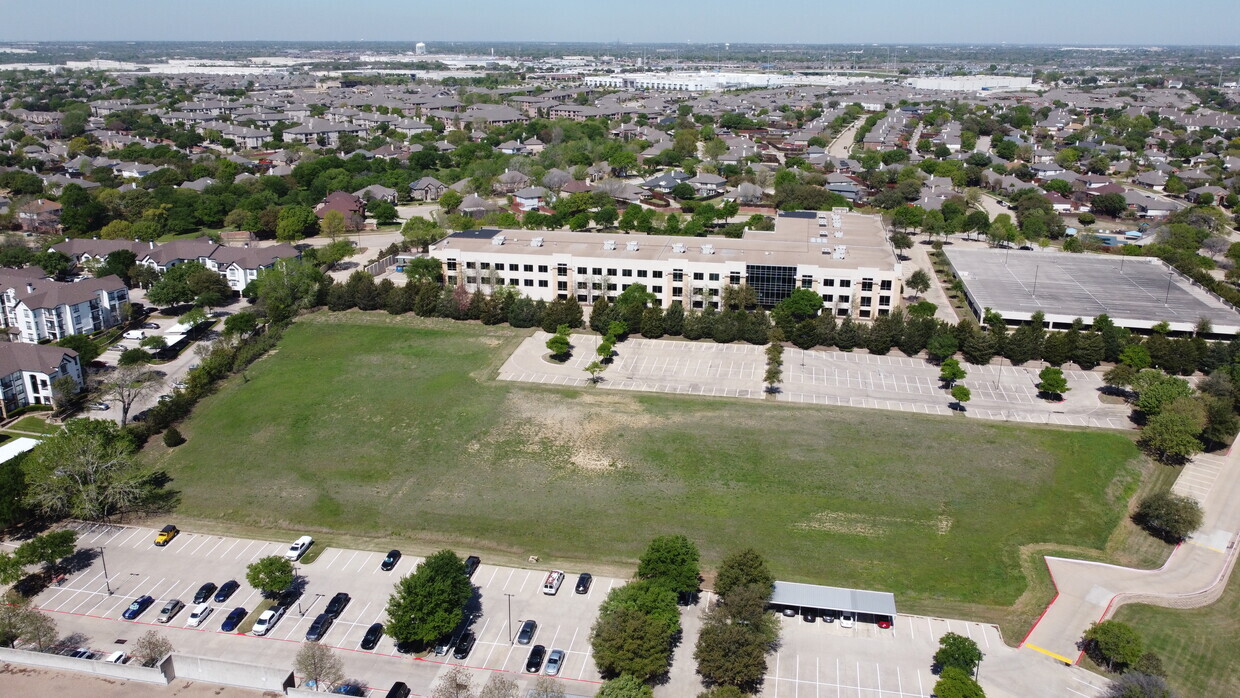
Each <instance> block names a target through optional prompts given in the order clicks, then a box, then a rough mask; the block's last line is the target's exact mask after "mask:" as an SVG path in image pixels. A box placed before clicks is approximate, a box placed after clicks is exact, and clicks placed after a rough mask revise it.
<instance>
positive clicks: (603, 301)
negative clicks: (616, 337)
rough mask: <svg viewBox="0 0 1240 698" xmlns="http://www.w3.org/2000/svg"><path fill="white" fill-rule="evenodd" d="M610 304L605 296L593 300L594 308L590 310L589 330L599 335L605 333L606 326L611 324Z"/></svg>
mask: <svg viewBox="0 0 1240 698" xmlns="http://www.w3.org/2000/svg"><path fill="white" fill-rule="evenodd" d="M611 321H612V316H611V302H610V301H608V300H607V296H599V297H598V298H596V299H595V300H594V308H593V309H591V310H590V329H592V330H594V331H595V332H598V333H599V334H606V333H607V325H609V324H611Z"/></svg>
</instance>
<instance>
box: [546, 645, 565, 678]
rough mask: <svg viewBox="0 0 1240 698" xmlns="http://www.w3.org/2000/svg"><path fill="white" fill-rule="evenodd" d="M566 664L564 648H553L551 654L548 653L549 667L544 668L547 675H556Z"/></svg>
mask: <svg viewBox="0 0 1240 698" xmlns="http://www.w3.org/2000/svg"><path fill="white" fill-rule="evenodd" d="M562 666H564V650H551V654H549V655H547V667H546V668H545V669H544V670H543V671H545V672H546V673H547V676H556V675H557V674H559V673H560V667H562Z"/></svg>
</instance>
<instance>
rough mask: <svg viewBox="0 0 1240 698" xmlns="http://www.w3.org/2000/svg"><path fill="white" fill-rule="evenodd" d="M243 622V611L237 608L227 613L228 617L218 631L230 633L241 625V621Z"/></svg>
mask: <svg viewBox="0 0 1240 698" xmlns="http://www.w3.org/2000/svg"><path fill="white" fill-rule="evenodd" d="M243 620H245V609H244V608H241V607H240V606H238V607H237V608H234V609H233V610H231V611H229V612H228V617H227V618H225V619H224V623H223V624H222V625H220V630H223V631H224V632H226V633H231V632H232V631H234V630H236V629H237V626H238V625H241V621H243Z"/></svg>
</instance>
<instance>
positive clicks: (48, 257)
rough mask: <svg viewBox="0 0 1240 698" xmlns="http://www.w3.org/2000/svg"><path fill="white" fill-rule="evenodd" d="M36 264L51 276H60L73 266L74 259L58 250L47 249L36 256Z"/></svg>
mask: <svg viewBox="0 0 1240 698" xmlns="http://www.w3.org/2000/svg"><path fill="white" fill-rule="evenodd" d="M34 265H35V266H36V267H38V268H40V269H42V270H43V273H44V274H47V275H48V276H51V277H56V276H60V275H61V274H64V273H65V272H67V271H69V267H71V266H73V262H72V260H70V259H69V258H68V257H66V256H65V255H63V254H61V253H60V252H57V251H56V250H47V251H45V252H40V253H38V254H36V255H35V256H34Z"/></svg>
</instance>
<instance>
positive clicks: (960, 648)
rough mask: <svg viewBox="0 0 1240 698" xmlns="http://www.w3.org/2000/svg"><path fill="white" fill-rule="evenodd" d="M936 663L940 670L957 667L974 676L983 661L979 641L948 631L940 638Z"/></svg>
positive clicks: (935, 657) (935, 656) (935, 655)
mask: <svg viewBox="0 0 1240 698" xmlns="http://www.w3.org/2000/svg"><path fill="white" fill-rule="evenodd" d="M934 663H935V665H937V666H938V667H939V669H940V670H943V669H946V668H948V667H956V668H957V669H960V670H961V671H963V672H965V673H966V674H968V675H970V676H972V675H973V672H975V671H976V670H977V665H978V664H981V663H982V651H981V650H980V649H978V647H977V643H976V642H974V641H973V640H971V639H969V638H967V637H965V636H964V635H959V634H957V633H947V634H945V635H943V637H940V638H939V649H938V651H936V652H935V653H934Z"/></svg>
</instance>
